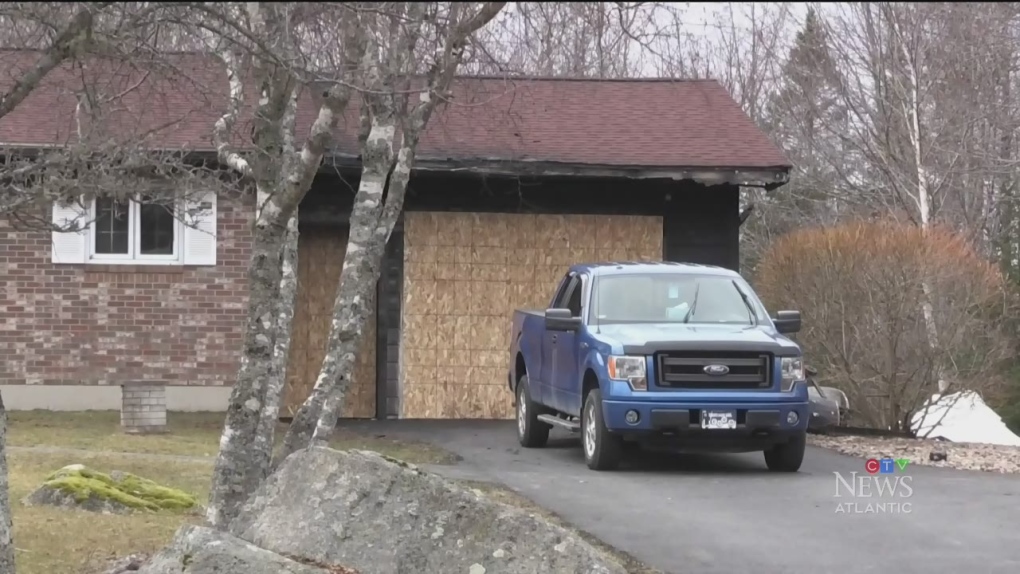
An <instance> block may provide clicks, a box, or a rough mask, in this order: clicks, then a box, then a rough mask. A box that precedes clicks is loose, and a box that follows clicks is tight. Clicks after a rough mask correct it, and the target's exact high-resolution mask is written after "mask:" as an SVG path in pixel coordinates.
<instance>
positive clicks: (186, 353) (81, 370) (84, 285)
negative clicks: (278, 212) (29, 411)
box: [0, 197, 253, 385]
mask: <svg viewBox="0 0 1020 574" xmlns="http://www.w3.org/2000/svg"><path fill="white" fill-rule="evenodd" d="M217 209H218V211H219V220H218V223H217V236H218V241H217V265H216V266H215V267H180V266H149V265H146V266H124V265H107V266H97V265H53V264H51V263H50V251H51V235H50V234H49V233H38V232H24V231H17V230H13V229H12V227H11V225H10V224H9V223H8V222H7V221H5V220H3V219H2V218H0V281H2V283H0V384H3V385H9V384H22V383H28V384H86V385H110V384H121V383H122V382H125V381H135V380H153V379H158V380H162V381H166V383H167V384H170V385H185V384H188V385H229V384H232V383H233V378H234V377H235V376H236V374H237V366H238V365H237V362H238V357H239V356H240V350H241V338H242V332H243V327H244V313H245V306H246V304H247V296H248V290H247V275H246V273H247V265H248V258H249V250H250V248H251V214H252V213H253V206H252V205H251V202H250V201H246V202H244V203H243V204H242V203H241V202H240V201H237V200H230V199H228V198H224V197H221V198H220V199H219V201H218V205H217Z"/></svg>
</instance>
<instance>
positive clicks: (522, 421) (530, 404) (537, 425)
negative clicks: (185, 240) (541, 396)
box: [517, 375, 552, 448]
mask: <svg viewBox="0 0 1020 574" xmlns="http://www.w3.org/2000/svg"><path fill="white" fill-rule="evenodd" d="M540 410H541V408H540V407H539V405H537V404H536V403H535V402H534V401H532V400H531V388H530V387H529V385H528V375H524V376H522V377H521V380H520V381H518V382H517V440H518V441H519V442H520V443H521V446H523V447H524V448H542V447H543V446H545V445H546V443H547V442H549V430H550V429H551V428H552V426H550V425H548V424H546V423H544V422H542V421H540V420H538V415H539V411H540Z"/></svg>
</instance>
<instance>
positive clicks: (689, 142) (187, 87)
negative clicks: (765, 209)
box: [0, 51, 789, 168]
mask: <svg viewBox="0 0 1020 574" xmlns="http://www.w3.org/2000/svg"><path fill="white" fill-rule="evenodd" d="M35 57H36V55H35V54H31V53H26V52H11V51H8V52H0V89H3V88H5V87H7V86H9V85H10V83H11V82H12V81H13V78H14V77H16V74H17V73H18V71H20V70H22V69H24V66H26V65H27V64H29V63H31V62H34V59H35ZM86 85H87V86H89V87H90V88H91V101H92V102H94V104H93V106H92V107H93V108H97V109H98V110H100V113H101V114H102V116H103V120H102V122H101V123H100V124H99V125H98V127H97V129H100V130H105V131H104V132H103V133H104V134H109V135H112V136H116V137H128V138H132V139H138V138H141V137H143V136H144V137H145V138H147V142H148V145H150V146H152V147H154V148H163V149H189V150H196V151H204V150H212V149H213V145H212V136H211V134H212V126H213V124H214V122H215V121H216V120H217V119H218V118H219V116H220V114H222V113H223V110H224V109H225V103H226V92H227V82H226V74H225V73H224V71H223V68H222V64H221V63H219V62H218V60H215V59H213V58H210V57H208V56H203V55H195V54H180V55H175V56H174V58H173V66H172V69H171V68H169V67H167V66H166V65H160V66H152V65H146V64H145V63H144V62H141V63H134V64H125V63H112V62H101V61H88V62H86V63H85V64H84V65H81V64H77V63H75V64H67V65H65V66H62V67H61V68H58V69H57V70H54V71H53V72H52V73H51V74H50V75H49V76H48V77H47V78H46V79H45V81H44V83H43V85H42V86H40V87H39V88H38V89H37V90H36V91H35V92H33V93H32V94H31V95H30V96H29V97H28V98H27V99H26V100H25V101H24V102H22V104H21V105H20V106H18V107H17V108H16V109H15V111H13V112H12V113H11V114H9V115H7V116H6V117H4V118H2V119H0V143H3V144H5V145H10V146H27V147H37V146H48V145H62V144H64V143H66V142H67V141H68V140H69V138H70V137H71V136H72V135H73V134H74V133H75V131H76V130H77V129H78V128H77V124H76V121H75V117H76V116H75V108H76V106H77V105H78V102H79V99H81V98H82V95H83V94H84V93H85V90H84V86H86ZM252 93H253V92H252V91H251V90H246V92H245V95H246V97H247V98H248V101H246V102H245V104H246V105H245V110H244V111H243V112H242V119H241V121H239V122H238V126H237V128H236V129H235V141H236V142H237V143H238V144H241V145H243V142H247V141H250V140H249V139H248V137H247V134H248V133H250V132H249V127H248V125H247V122H246V121H245V119H244V118H246V117H248V118H250V117H251V110H252V109H253V107H254V102H253V101H252V100H253V99H254V98H253V97H252V96H251V95H250V94H252ZM316 102H317V97H316V96H315V95H313V94H312V93H311V91H310V90H304V92H303V93H302V97H301V99H300V103H299V112H298V122H297V123H298V126H297V127H298V132H297V133H298V134H299V136H300V135H301V134H307V133H308V127H309V126H310V125H311V122H312V120H313V119H314V117H315V114H316V113H317V109H318V108H317V105H316ZM453 102H454V103H453V104H451V105H449V106H447V107H446V108H445V109H441V110H438V111H437V113H436V114H435V115H434V116H433V118H432V121H431V122H430V125H429V127H428V129H427V130H426V134H425V136H424V137H423V139H422V141H421V145H420V147H419V157H421V158H428V159H437V160H443V159H456V160H470V159H485V160H503V161H508V160H509V161H515V160H517V161H520V160H536V161H546V162H562V163H570V164H587V165H606V166H641V167H655V168H781V167H787V166H788V165H789V162H788V161H787V160H786V159H785V157H784V156H783V154H782V153H781V152H780V151H779V149H778V148H777V147H776V146H775V145H773V144H772V143H771V142H770V141H769V140H768V138H767V137H766V136H765V135H764V134H763V133H762V132H761V131H759V130H758V129H757V127H756V126H755V125H754V124H753V123H752V122H751V120H750V119H749V118H748V117H747V116H746V115H745V114H744V113H743V111H741V110H740V108H739V107H738V106H737V104H736V103H735V102H734V101H733V99H732V98H731V97H730V96H729V94H728V93H727V92H726V90H725V89H724V88H723V87H722V86H721V85H720V84H719V83H718V82H716V81H714V80H706V81H668V80H618V81H616V80H613V81H599V80H563V79H508V78H476V77H463V78H459V79H458V81H457V82H456V85H455V88H454V97H453ZM78 117H81V118H85V122H86V123H85V124H83V128H82V129H84V130H88V124H87V118H88V116H87V115H86V114H82V115H80V116H78ZM357 127H358V112H357V106H356V105H354V103H353V102H352V106H351V107H350V108H348V110H347V112H346V114H345V117H344V118H343V119H342V120H341V125H340V127H339V128H338V133H337V145H336V147H337V150H336V151H337V152H338V153H344V154H351V155H356V154H357V146H356V141H357V139H356V133H357Z"/></svg>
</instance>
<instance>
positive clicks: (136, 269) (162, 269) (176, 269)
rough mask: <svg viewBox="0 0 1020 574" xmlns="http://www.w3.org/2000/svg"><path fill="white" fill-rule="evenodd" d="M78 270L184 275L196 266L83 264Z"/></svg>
mask: <svg viewBox="0 0 1020 574" xmlns="http://www.w3.org/2000/svg"><path fill="white" fill-rule="evenodd" d="M76 267H78V268H79V269H84V270H86V271H91V272H93V273H184V272H185V271H187V270H188V269H195V268H196V266H194V265H190V266H187V267H185V266H184V265H178V264H167V263H136V264H130V265H128V264H123V263H119V264H110V263H84V264H81V265H76Z"/></svg>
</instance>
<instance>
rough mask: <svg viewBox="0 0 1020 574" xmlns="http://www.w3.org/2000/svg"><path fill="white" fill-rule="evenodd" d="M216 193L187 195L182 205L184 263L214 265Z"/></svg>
mask: <svg viewBox="0 0 1020 574" xmlns="http://www.w3.org/2000/svg"><path fill="white" fill-rule="evenodd" d="M216 215H217V211H216V193H215V192H207V193H204V194H196V195H195V196H194V197H189V198H188V199H187V201H186V202H185V206H184V264H185V265H216Z"/></svg>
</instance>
